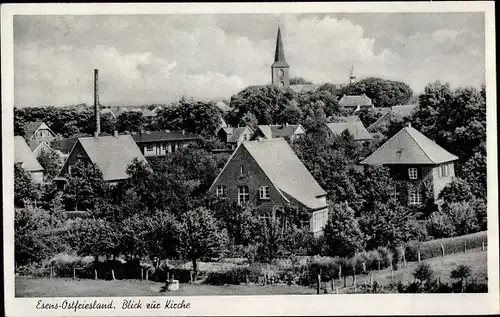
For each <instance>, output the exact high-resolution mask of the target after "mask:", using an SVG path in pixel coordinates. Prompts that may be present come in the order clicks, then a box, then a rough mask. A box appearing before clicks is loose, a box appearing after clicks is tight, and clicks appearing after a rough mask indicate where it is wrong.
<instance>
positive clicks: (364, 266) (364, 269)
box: [363, 262, 366, 273]
mask: <svg viewBox="0 0 500 317" xmlns="http://www.w3.org/2000/svg"><path fill="white" fill-rule="evenodd" d="M363 273H366V262H363Z"/></svg>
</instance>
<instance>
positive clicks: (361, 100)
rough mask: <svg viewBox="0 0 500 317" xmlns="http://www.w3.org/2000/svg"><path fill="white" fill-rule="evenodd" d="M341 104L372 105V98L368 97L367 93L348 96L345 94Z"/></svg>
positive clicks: (352, 105) (344, 105)
mask: <svg viewBox="0 0 500 317" xmlns="http://www.w3.org/2000/svg"><path fill="white" fill-rule="evenodd" d="M339 105H341V106H343V107H346V106H347V107H349V106H350V107H355V106H358V105H359V106H371V105H372V100H371V99H370V98H368V97H367V96H366V95H365V94H362V95H355V96H348V95H344V96H342V98H340V100H339Z"/></svg>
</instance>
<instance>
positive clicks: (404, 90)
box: [339, 77, 413, 107]
mask: <svg viewBox="0 0 500 317" xmlns="http://www.w3.org/2000/svg"><path fill="white" fill-rule="evenodd" d="M344 94H346V95H361V94H366V95H367V96H368V97H369V98H371V99H372V102H373V104H374V105H375V107H392V106H396V105H404V104H407V103H408V101H409V100H410V98H411V96H412V95H413V91H412V90H411V88H410V86H408V85H407V84H405V83H403V82H399V81H393V80H387V79H382V78H376V77H369V78H365V79H362V80H360V81H357V82H355V83H352V84H349V85H347V86H345V87H343V88H342V89H340V91H339V96H342V95H344Z"/></svg>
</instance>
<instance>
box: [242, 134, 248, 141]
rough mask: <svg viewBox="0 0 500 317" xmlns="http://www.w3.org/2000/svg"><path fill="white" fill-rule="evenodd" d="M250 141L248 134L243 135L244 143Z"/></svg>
mask: <svg viewBox="0 0 500 317" xmlns="http://www.w3.org/2000/svg"><path fill="white" fill-rule="evenodd" d="M247 140H248V135H247V134H246V133H244V134H243V141H247Z"/></svg>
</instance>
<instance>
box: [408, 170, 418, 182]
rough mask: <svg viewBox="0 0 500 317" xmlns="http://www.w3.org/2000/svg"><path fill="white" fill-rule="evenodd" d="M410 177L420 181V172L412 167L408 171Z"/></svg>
mask: <svg viewBox="0 0 500 317" xmlns="http://www.w3.org/2000/svg"><path fill="white" fill-rule="evenodd" d="M408 177H409V178H410V179H418V170H417V168H415V167H410V168H409V169H408Z"/></svg>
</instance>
